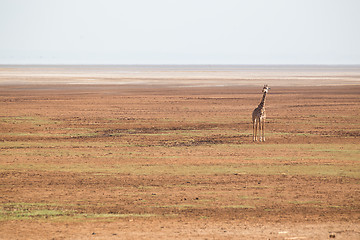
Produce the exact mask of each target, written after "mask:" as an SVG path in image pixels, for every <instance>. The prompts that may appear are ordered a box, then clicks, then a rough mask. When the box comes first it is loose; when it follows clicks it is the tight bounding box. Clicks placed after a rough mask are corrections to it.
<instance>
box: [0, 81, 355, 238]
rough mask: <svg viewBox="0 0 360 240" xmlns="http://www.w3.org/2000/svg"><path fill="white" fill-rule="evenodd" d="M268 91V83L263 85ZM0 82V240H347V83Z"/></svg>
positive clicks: (350, 109) (350, 203) (350, 98)
mask: <svg viewBox="0 0 360 240" xmlns="http://www.w3.org/2000/svg"><path fill="white" fill-rule="evenodd" d="M269 84H270V85H271V83H269ZM261 94H262V93H261V86H211V87H204V86H201V87H188V86H183V87H178V86H174V85H131V84H124V85H110V84H107V85H101V84H92V85H87V84H82V85H70V84H63V85H55V84H48V85H46V84H30V85H21V84H16V85H2V86H1V88H0V106H1V107H0V136H1V139H0V149H1V150H0V222H1V224H0V239H177V238H178V239H240V238H243V239H328V238H333V237H335V238H336V239H360V225H359V224H360V201H359V199H360V187H359V186H360V162H359V159H360V145H359V138H360V122H359V120H358V118H359V114H360V107H359V102H360V86H358V85H347V86H340V85H339V86H310V87H308V86H276V87H272V88H271V90H270V93H269V94H268V97H267V102H266V111H267V124H266V133H267V135H266V136H267V141H266V142H262V143H260V142H257V143H253V142H252V136H251V135H252V129H251V127H252V125H251V112H252V110H253V109H254V108H255V107H256V106H257V104H258V103H259V102H260V99H261V96H262V95H261Z"/></svg>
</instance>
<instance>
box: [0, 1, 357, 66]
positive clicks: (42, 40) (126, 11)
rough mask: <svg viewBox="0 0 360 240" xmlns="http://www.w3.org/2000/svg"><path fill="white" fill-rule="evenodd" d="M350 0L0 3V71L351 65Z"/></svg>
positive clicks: (353, 13) (353, 17)
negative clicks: (36, 67)
mask: <svg viewBox="0 0 360 240" xmlns="http://www.w3.org/2000/svg"><path fill="white" fill-rule="evenodd" d="M358 9H360V1H356V0H343V1H339V0H328V1H325V0H316V1H310V0H304V1H287V0H272V1H267V0H254V1H241V0H237V1H236V0H225V1H220V0H209V1H205V0H197V1H190V0H183V1H178V0H153V1H146V0H132V1H126V0H124V1H115V0H105V1H99V0H92V1H85V0H77V1H70V0H64V1H52V0H47V1H46V0H2V1H1V2H0V34H1V38H0V64H1V65H243V66H265V65H266V66H311V65H312V66H348V65H360V31H359V30H358V28H359V24H360V14H358Z"/></svg>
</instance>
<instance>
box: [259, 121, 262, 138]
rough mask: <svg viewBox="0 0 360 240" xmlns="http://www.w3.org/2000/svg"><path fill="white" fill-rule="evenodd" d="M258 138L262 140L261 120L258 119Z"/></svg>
mask: <svg viewBox="0 0 360 240" xmlns="http://www.w3.org/2000/svg"><path fill="white" fill-rule="evenodd" d="M259 138H260V142H262V120H261V119H260V121H259Z"/></svg>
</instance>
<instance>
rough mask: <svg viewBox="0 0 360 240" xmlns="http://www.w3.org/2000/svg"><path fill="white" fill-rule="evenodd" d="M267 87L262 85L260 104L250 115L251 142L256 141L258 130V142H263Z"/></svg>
mask: <svg viewBox="0 0 360 240" xmlns="http://www.w3.org/2000/svg"><path fill="white" fill-rule="evenodd" d="M269 89H270V88H269V87H268V85H264V87H263V90H262V92H263V93H264V94H263V97H262V99H261V102H260V104H259V105H258V106H257V108H255V109H254V111H253V113H252V123H253V137H254V139H253V141H254V142H255V141H257V138H256V137H257V131H258V130H259V137H260V142H261V141H264V142H265V118H266V112H265V98H266V94H267V92H268V91H269Z"/></svg>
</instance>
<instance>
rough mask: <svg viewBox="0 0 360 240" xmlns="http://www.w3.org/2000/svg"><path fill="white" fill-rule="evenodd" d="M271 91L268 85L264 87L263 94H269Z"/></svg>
mask: <svg viewBox="0 0 360 240" xmlns="http://www.w3.org/2000/svg"><path fill="white" fill-rule="evenodd" d="M269 90H270V88H269V87H268V85H267V84H266V85H264V87H263V90H262V92H263V93H268V91H269Z"/></svg>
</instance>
